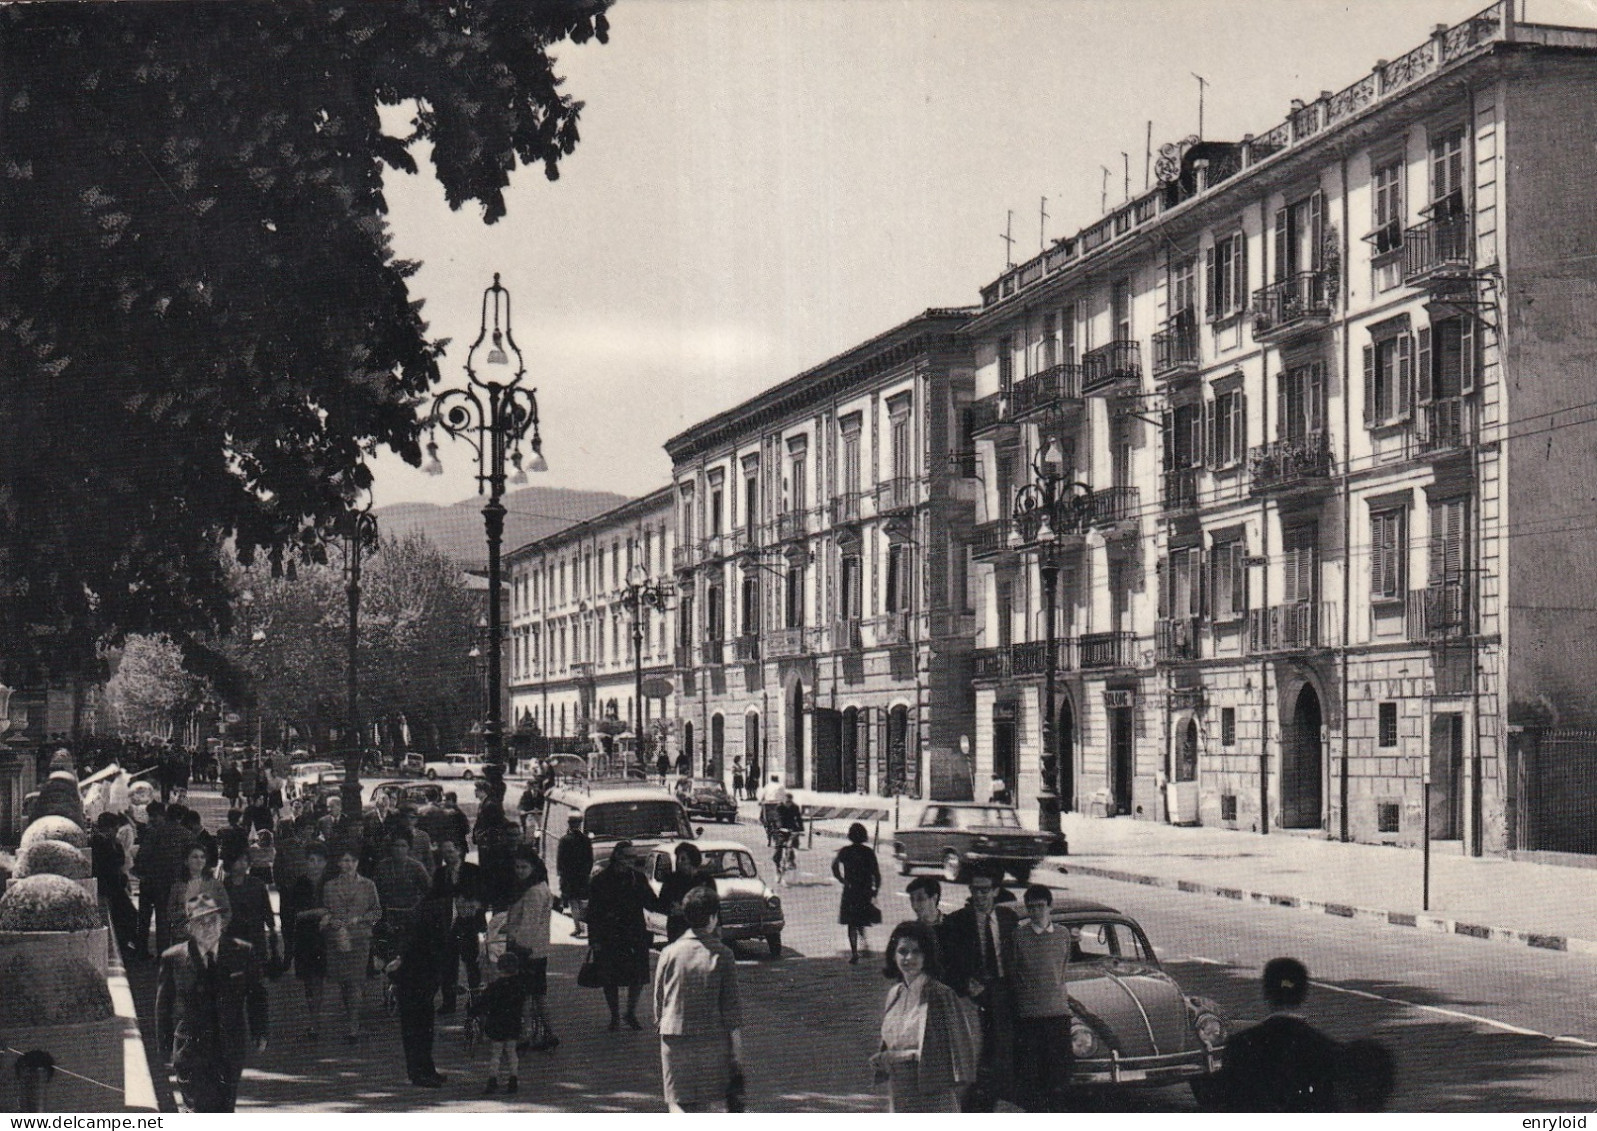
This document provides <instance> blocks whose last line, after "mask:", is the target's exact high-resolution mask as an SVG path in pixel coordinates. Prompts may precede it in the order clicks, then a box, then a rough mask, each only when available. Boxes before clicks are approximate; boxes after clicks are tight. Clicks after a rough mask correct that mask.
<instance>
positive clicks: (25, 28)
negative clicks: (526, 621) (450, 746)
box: [0, 0, 609, 670]
mask: <svg viewBox="0 0 1597 1131" xmlns="http://www.w3.org/2000/svg"><path fill="white" fill-rule="evenodd" d="M608 4H609V0H538V2H536V3H531V2H528V0H452V2H447V3H445V2H434V0H403V2H399V0H395V2H383V3H373V2H365V3H348V4H337V5H335V4H328V3H321V2H312V0H260V2H256V0H232V2H229V3H204V4H174V3H143V2H122V3H81V4H79V3H71V4H67V3H61V4H53V3H44V4H16V5H10V6H7V7H5V8H3V9H0V194H3V195H0V425H3V427H4V430H5V434H6V438H5V441H4V442H3V443H0V660H10V661H12V662H16V661H18V660H32V661H35V662H39V663H43V664H46V665H48V666H50V667H54V668H56V669H57V670H60V669H62V668H63V667H65V666H67V665H71V664H75V663H77V662H79V661H81V660H83V659H84V658H86V657H88V656H91V655H92V654H93V649H94V648H95V646H96V645H97V644H99V643H101V642H103V641H104V640H106V639H107V638H109V639H113V640H114V639H116V638H118V637H120V636H121V635H122V634H123V633H126V632H152V633H154V632H167V633H170V634H172V635H173V636H174V637H175V638H181V637H185V636H188V635H190V634H196V633H205V632H208V631H211V630H215V629H221V630H225V628H226V626H227V623H228V618H229V608H228V597H229V591H228V584H227V581H228V566H227V564H226V560H225V558H226V555H227V553H228V552H232V553H236V554H237V556H238V557H239V558H240V559H241V560H242V561H243V562H245V563H249V562H251V561H253V560H255V558H256V557H257V555H262V556H264V557H265V559H266V560H267V561H268V562H269V563H270V564H271V565H272V566H273V567H274V568H276V567H278V566H280V565H281V563H282V562H283V561H284V560H285V558H288V559H290V560H291V559H292V558H293V557H294V556H298V557H300V558H302V559H307V560H310V559H316V560H319V559H321V558H323V557H324V554H323V551H322V550H321V545H322V541H323V539H324V538H325V537H326V536H328V535H329V533H330V530H331V524H332V522H333V521H334V520H335V518H336V516H337V515H338V514H339V513H340V512H341V511H342V510H343V509H344V507H345V505H346V501H347V500H348V499H349V498H350V497H351V496H352V495H353V494H354V493H355V492H356V491H357V490H358V489H360V488H361V487H363V486H365V485H366V482H367V480H368V478H369V473H368V472H367V470H366V467H365V464H364V463H363V457H364V456H366V455H368V454H370V453H371V452H373V451H375V450H376V449H377V448H378V447H379V446H387V447H390V448H392V449H394V450H395V451H397V452H399V453H400V454H401V455H403V456H404V457H405V458H407V459H409V460H410V461H411V462H412V463H416V462H419V459H420V451H419V449H418V444H417V435H418V424H417V416H416V408H417V404H418V402H419V399H420V398H421V397H422V395H423V394H424V393H425V392H426V390H427V388H428V386H429V384H430V383H432V382H433V381H435V380H436V379H437V376H438V369H437V359H438V356H439V353H440V350H441V349H442V347H443V344H444V343H442V342H441V341H437V340H433V339H430V338H429V337H428V333H427V324H426V322H425V321H424V320H423V318H422V311H421V304H420V302H418V301H416V300H415V299H414V298H413V297H412V295H411V294H410V292H409V290H408V287H407V283H406V280H407V279H408V278H409V277H410V276H412V275H413V274H414V272H415V269H416V267H417V265H416V264H415V263H412V262H406V261H404V260H401V259H398V258H397V257H396V256H395V255H394V253H393V250H392V247H391V245H390V238H389V230H388V226H387V222H386V219H385V216H386V212H387V206H386V202H385V201H384V199H383V191H382V176H383V171H384V170H385V169H395V170H403V171H407V172H414V171H416V164H415V161H414V158H413V156H412V152H411V144H412V143H413V142H418V141H419V142H426V143H428V144H430V146H431V161H432V172H433V175H434V176H436V178H437V179H438V181H439V182H440V183H441V184H442V186H443V189H444V193H445V196H446V198H447V200H448V201H449V203H450V205H451V206H452V207H454V208H460V207H463V206H465V205H467V204H468V203H473V202H474V203H475V204H476V205H478V206H479V207H480V209H481V212H482V216H483V219H484V220H485V221H486V222H489V223H492V222H494V221H496V220H498V219H499V218H500V217H501V216H503V215H504V212H505V196H504V190H505V188H506V186H507V185H508V183H509V177H510V174H511V172H512V171H513V170H514V169H515V168H516V167H517V166H518V165H521V164H541V165H542V166H543V167H544V170H545V172H546V175H547V176H549V177H550V178H551V179H553V178H554V177H556V176H557V174H558V168H559V163H560V160H561V158H562V157H564V156H566V155H568V154H570V153H571V152H572V151H573V149H574V148H575V146H576V144H577V140H578V135H577V122H578V117H579V112H580V110H581V103H579V102H577V101H575V100H574V99H572V98H571V97H570V96H569V95H567V94H566V93H565V92H564V91H563V90H562V88H561V80H560V78H559V76H558V74H557V73H556V70H555V60H554V58H553V56H552V55H551V51H552V49H553V48H554V47H555V46H556V45H558V44H561V43H564V42H568V41H569V42H573V43H582V42H585V41H587V40H589V39H593V38H597V39H598V40H600V41H601V42H602V41H603V40H604V39H605V37H606V33H607V26H606V20H605V10H606V8H607V7H608ZM383 106H408V107H412V108H413V110H414V113H413V114H412V116H411V122H410V127H409V131H408V133H406V134H404V135H402V136H395V135H393V134H389V133H386V132H385V131H384V126H383V116H382V115H381V114H380V113H379V108H380V107H383ZM402 116H403V115H401V117H402ZM390 120H392V116H390Z"/></svg>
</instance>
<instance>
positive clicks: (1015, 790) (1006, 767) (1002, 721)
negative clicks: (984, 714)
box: [977, 702, 1020, 802]
mask: <svg viewBox="0 0 1597 1131" xmlns="http://www.w3.org/2000/svg"><path fill="white" fill-rule="evenodd" d="M1019 771H1020V767H1019V766H1018V765H1017V764H1016V758H1015V704H1013V703H1007V702H997V703H994V704H993V770H992V776H993V777H995V778H998V779H999V780H1001V781H1002V782H1003V783H1004V791H1005V793H1007V794H1008V796H1009V800H1010V801H1011V802H1014V801H1018V800H1019V799H1020V793H1019ZM988 788H990V787H988V786H987V785H986V784H985V783H980V782H978V783H977V790H978V795H979V796H982V797H987V796H989V794H983V793H980V792H979V791H980V790H982V789H988Z"/></svg>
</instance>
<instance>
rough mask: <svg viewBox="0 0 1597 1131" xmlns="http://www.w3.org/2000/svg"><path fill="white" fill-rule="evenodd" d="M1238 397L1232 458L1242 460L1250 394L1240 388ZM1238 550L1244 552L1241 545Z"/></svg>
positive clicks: (1245, 443)
mask: <svg viewBox="0 0 1597 1131" xmlns="http://www.w3.org/2000/svg"><path fill="white" fill-rule="evenodd" d="M1236 398H1237V400H1236V408H1235V409H1234V410H1233V413H1232V415H1233V418H1234V420H1235V421H1236V424H1235V429H1236V431H1235V434H1234V435H1233V437H1232V446H1231V458H1232V460H1233V461H1238V462H1240V461H1241V460H1244V459H1246V458H1247V456H1248V394H1247V393H1246V392H1244V391H1242V390H1238V391H1237V394H1236ZM1237 552H1238V553H1241V552H1242V551H1241V548H1240V547H1239V548H1238V550H1237Z"/></svg>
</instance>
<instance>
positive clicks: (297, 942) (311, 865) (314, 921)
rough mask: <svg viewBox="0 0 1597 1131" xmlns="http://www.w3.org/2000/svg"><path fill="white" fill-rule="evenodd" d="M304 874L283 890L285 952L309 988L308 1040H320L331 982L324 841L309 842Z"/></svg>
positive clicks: (306, 988)
mask: <svg viewBox="0 0 1597 1131" xmlns="http://www.w3.org/2000/svg"><path fill="white" fill-rule="evenodd" d="M300 860H301V862H302V863H301V866H300V874H299V875H298V876H296V877H295V878H294V880H293V882H292V883H290V884H289V885H288V887H287V888H284V889H282V891H283V896H282V918H283V941H284V943H285V944H286V950H287V954H286V955H285V957H286V958H288V959H289V960H290V961H291V962H292V963H293V965H294V973H295V974H296V975H298V977H299V980H300V983H301V984H302V985H304V987H305V1009H306V1012H307V1013H308V1014H309V1015H310V1025H309V1027H308V1028H307V1029H306V1030H305V1039H306V1040H308V1041H314V1040H315V1039H316V1036H317V1033H316V1026H317V1024H318V1023H319V1022H320V1020H321V1016H322V991H323V989H324V988H325V987H326V985H327V949H326V945H325V943H324V942H323V940H322V920H324V919H326V918H327V910H326V908H324V907H323V906H322V879H323V878H324V877H325V876H326V875H327V848H326V846H324V845H323V844H322V843H321V842H320V841H312V842H311V843H310V844H308V845H306V846H305V848H304V851H303V852H302V853H301V855H300Z"/></svg>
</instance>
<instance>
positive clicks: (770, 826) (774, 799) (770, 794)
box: [759, 774, 788, 847]
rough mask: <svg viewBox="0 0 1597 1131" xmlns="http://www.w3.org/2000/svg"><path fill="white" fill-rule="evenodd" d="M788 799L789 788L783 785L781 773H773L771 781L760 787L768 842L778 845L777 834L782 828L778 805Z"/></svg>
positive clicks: (761, 807)
mask: <svg viewBox="0 0 1597 1131" xmlns="http://www.w3.org/2000/svg"><path fill="white" fill-rule="evenodd" d="M787 800H788V794H787V788H786V787H785V786H783V785H782V778H781V775H779V774H772V775H771V783H770V784H769V785H763V786H761V787H760V793H759V802H760V823H761V824H762V825H764V826H765V841H766V843H767V844H770V845H772V846H773V847H774V846H775V845H776V840H777V838H776V834H777V832H778V830H779V828H780V826H779V825H778V824H777V820H776V809H777V806H779V805H781V804H782V803H783V802H784V801H787Z"/></svg>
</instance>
